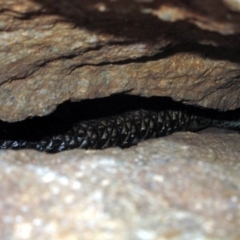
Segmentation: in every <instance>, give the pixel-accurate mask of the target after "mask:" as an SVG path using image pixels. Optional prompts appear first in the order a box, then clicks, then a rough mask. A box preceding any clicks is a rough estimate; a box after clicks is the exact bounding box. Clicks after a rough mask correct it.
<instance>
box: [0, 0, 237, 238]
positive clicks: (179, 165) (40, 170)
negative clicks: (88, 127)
mask: <svg viewBox="0 0 240 240" xmlns="http://www.w3.org/2000/svg"><path fill="white" fill-rule="evenodd" d="M239 11H240V2H239V0H221V1H220V0H201V1H200V0H195V1H187V0H184V1H183V0H155V1H154V0H121V1H117V0H116V1H114V0H102V1H99V0H72V1H67V0H51V1H50V0H25V1H22V0H12V1H5V0H0V12H1V14H0V30H1V31H0V63H1V71H0V109H1V111H0V119H2V120H6V121H18V120H22V119H25V118H27V117H29V116H36V115H39V116H43V115H47V114H48V113H50V112H52V111H53V110H54V109H55V108H56V106H57V105H58V104H60V103H62V102H64V101H66V100H69V99H70V100H72V101H76V100H77V101H78V100H81V99H86V98H99V97H104V96H109V95H111V94H114V93H120V92H127V93H128V94H134V95H142V96H153V95H156V96H169V97H172V98H173V99H175V100H180V101H183V102H185V103H188V104H195V105H199V106H203V107H209V108H217V109H220V110H229V109H235V108H239V107H240V100H239V96H240V94H239V89H240V88H239V76H240V70H239V69H240V68H239V66H240V64H239V63H240V61H239V51H240V49H239V39H240V38H239V36H240V35H239V34H240V27H239V21H240V13H239ZM220 132H221V131H219V130H216V129H215V130H214V129H207V130H205V131H203V132H201V133H200V134H196V133H176V134H174V135H171V136H168V137H166V138H161V139H157V140H150V141H146V142H144V143H141V144H139V145H138V146H137V147H132V148H130V149H126V150H121V149H118V148H112V149H107V150H104V151H84V150H74V151H67V152H62V153H59V154H55V155H48V154H44V153H39V152H35V151H25V150H24V151H0V176H1V191H0V199H1V201H0V239H3V240H10V239H11V240H22V239H34V240H35V239H36V240H45V239H54V240H58V239H59V240H60V239H61V240H62V239H64V240H65V239H67V240H75V239H76V240H77V239H83V240H88V239H89V240H98V239H99V240H107V239H111V240H112V239H116V240H118V239H119V240H132V239H133V240H135V239H136V240H155V239H156V240H159V239H162V240H170V239H171V240H189V239H191V240H192V239H201V240H226V239H227V240H238V239H240V230H239V225H240V204H239V199H240V177H239V170H240V162H239V161H240V160H239V159H240V158H239V152H240V146H239V142H240V141H239V134H236V132H229V131H228V132H226V131H222V133H224V134H219V133H220Z"/></svg>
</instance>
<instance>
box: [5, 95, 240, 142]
mask: <svg viewBox="0 0 240 240" xmlns="http://www.w3.org/2000/svg"><path fill="white" fill-rule="evenodd" d="M139 109H145V110H154V111H161V110H166V109H170V110H178V109H181V110H184V111H188V112H189V114H196V115H198V116H203V117H208V118H218V119H227V120H235V119H240V111H239V110H235V111H228V112H219V111H216V110H211V109H203V108H199V107H194V106H188V105H184V104H182V103H180V102H176V101H173V100H172V99H171V98H168V97H150V98H145V97H139V96H130V95H126V94H116V95H113V96H110V97H105V98H99V99H92V100H82V101H81V102H70V101H67V102H65V103H62V104H60V105H59V106H58V107H57V109H56V110H55V111H54V112H53V113H51V114H50V115H48V116H45V117H33V118H32V119H26V120H24V121H20V122H15V123H8V122H0V140H5V139H8V140H18V139H25V140H30V141H39V140H41V139H42V138H43V137H45V136H51V135H56V134H61V133H64V132H66V131H67V130H68V129H70V128H71V127H72V126H73V125H74V124H75V123H77V122H80V121H88V120H93V119H99V118H107V117H110V116H114V115H119V114H122V113H124V112H127V111H133V110H139Z"/></svg>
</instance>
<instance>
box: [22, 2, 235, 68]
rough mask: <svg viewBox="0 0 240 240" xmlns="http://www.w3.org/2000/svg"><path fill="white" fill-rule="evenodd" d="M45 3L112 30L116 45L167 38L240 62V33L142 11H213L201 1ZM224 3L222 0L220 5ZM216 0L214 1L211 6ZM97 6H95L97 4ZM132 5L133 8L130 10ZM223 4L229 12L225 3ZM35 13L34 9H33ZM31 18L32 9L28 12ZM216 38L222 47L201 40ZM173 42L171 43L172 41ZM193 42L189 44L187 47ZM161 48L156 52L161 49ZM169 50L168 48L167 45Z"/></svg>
mask: <svg viewBox="0 0 240 240" xmlns="http://www.w3.org/2000/svg"><path fill="white" fill-rule="evenodd" d="M33 1H35V2H37V3H38V4H41V5H42V6H43V9H44V10H42V12H44V14H50V15H51V14H54V15H58V16H60V17H61V18H62V19H64V21H67V22H70V23H72V24H73V26H75V27H76V28H81V29H86V30H88V31H91V32H94V33H97V34H98V33H99V34H102V33H104V34H110V35H113V36H115V37H117V38H118V37H120V39H121V40H116V42H115V41H114V42H113V43H112V44H113V45H121V44H124V45H129V44H131V43H139V42H142V43H147V44H153V43H159V42H161V41H163V42H165V43H166V44H163V46H169V47H170V48H171V47H172V46H171V43H172V45H180V46H177V48H174V46H173V50H172V51H171V53H175V52H174V51H182V52H184V51H194V52H196V53H197V54H202V55H204V57H206V58H212V59H225V60H229V61H233V62H238V63H239V62H240V60H239V55H240V50H239V49H237V47H239V35H232V36H222V35H220V34H218V33H213V32H209V31H204V30H201V29H199V28H198V27H196V26H195V25H193V24H190V23H187V22H184V21H178V22H174V23H171V22H163V21H161V20H159V18H157V17H155V16H153V15H150V14H143V13H141V11H140V8H141V7H142V6H145V7H147V8H151V9H155V10H156V9H158V8H159V7H160V6H161V5H163V4H164V5H169V6H170V5H173V6H178V7H184V8H187V9H189V10H190V11H193V10H194V9H198V10H199V11H200V12H201V14H203V15H204V14H206V15H209V13H208V12H206V11H208V10H207V9H208V8H206V9H201V6H202V5H201V4H200V5H199V6H198V5H197V6H195V4H196V3H192V2H191V1H182V2H181V1H175V0H170V1H167V0H161V1H152V2H141V1H140V2H138V3H134V1H129V0H127V1H125V0H121V1H98V0H73V1H67V0H33ZM103 3H104V4H105V5H106V8H107V9H110V10H109V11H107V10H106V11H99V4H103ZM219 4H220V5H221V4H222V3H218V7H219V6H220V5H219ZM212 5H214V1H211V6H212ZM94 6H95V7H94ZM126 6H129V11H126ZM221 8H222V9H223V10H224V11H226V12H228V11H229V10H227V8H225V7H224V5H223V6H222V5H221ZM33 14H34V13H33ZM23 17H24V16H23ZM25 17H26V18H29V19H30V18H31V13H30V14H29V15H26V16H25ZM202 41H204V42H209V43H211V42H213V43H215V44H216V45H219V46H221V47H213V46H200V45H198V43H199V42H202ZM168 43H169V44H170V45H169V44H168ZM187 45H190V46H189V47H186V46H187ZM162 50H163V49H158V50H157V51H156V52H159V53H160V52H161V51H162ZM164 50H165V49H164Z"/></svg>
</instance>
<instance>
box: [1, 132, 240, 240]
mask: <svg viewBox="0 0 240 240" xmlns="http://www.w3.org/2000/svg"><path fill="white" fill-rule="evenodd" d="M237 142H239V135H238V134H220V135H218V138H216V137H215V135H214V134H211V133H208V134H207V133H205V134H201V135H200V134H196V133H177V134H174V135H171V136H169V137H166V138H162V139H158V140H150V141H147V142H144V143H141V144H139V145H138V146H137V147H133V148H130V149H127V150H126V151H122V150H121V149H118V148H112V149H107V150H104V151H83V150H74V151H68V152H64V153H61V154H55V155H46V154H42V153H37V152H34V151H21V152H16V151H15V152H13V151H7V152H3V151H2V152H0V165H1V167H0V171H1V173H0V175H1V180H2V181H1V192H0V195H1V203H0V216H1V218H0V238H1V239H14V240H20V239H36V240H40V239H71V240H73V239H84V240H85V239H89V240H92V239H99V240H100V239H101V240H105V239H121V240H122V239H139V240H140V239H142V240H153V239H166V240H167V239H171V240H172V239H178V240H179V239H181V240H187V239H203V240H205V239H206V240H207V239H218V240H221V239H222V240H226V239H228V240H236V239H239V238H240V230H239V224H240V204H239V199H240V177H239V171H240V162H239V152H240V147H239V144H237ZM206 146H207V147H206Z"/></svg>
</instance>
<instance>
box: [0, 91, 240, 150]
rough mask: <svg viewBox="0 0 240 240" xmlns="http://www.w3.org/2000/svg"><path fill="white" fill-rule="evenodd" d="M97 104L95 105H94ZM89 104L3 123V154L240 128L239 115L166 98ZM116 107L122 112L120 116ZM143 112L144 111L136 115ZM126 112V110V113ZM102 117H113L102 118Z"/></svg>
mask: <svg viewBox="0 0 240 240" xmlns="http://www.w3.org/2000/svg"><path fill="white" fill-rule="evenodd" d="M91 101H92V102H91ZM94 101H95V105H94V104H92V103H94ZM85 102H86V103H84V101H83V103H81V102H80V103H66V104H63V105H62V106H60V109H57V111H55V112H54V113H53V114H51V115H49V116H47V117H42V118H40V117H36V118H33V119H28V120H24V121H21V122H16V123H7V122H0V129H1V130H0V149H35V150H39V151H45V152H49V153H55V152H60V151H63V150H68V149H74V148H82V149H104V148H108V147H114V146H118V147H121V148H127V147H130V146H132V145H136V144H137V143H138V142H140V141H143V140H145V139H150V138H157V137H161V136H166V135H169V134H171V133H173V132H177V131H197V130H200V129H203V128H206V127H210V126H214V127H219V128H228V129H237V130H238V129H240V121H239V119H240V114H239V112H237V111H235V112H234V114H232V113H230V114H223V113H220V112H218V111H210V110H204V109H200V108H195V107H190V106H186V105H183V104H181V103H176V102H174V101H172V100H170V99H168V98H151V99H146V98H141V97H133V96H125V95H124V96H122V95H119V96H114V97H110V98H105V99H99V100H88V101H85ZM96 103H98V105H97V106H96ZM99 106H100V107H99ZM123 106H124V107H123ZM126 106H128V107H127V108H126ZM117 107H118V108H119V111H120V112H123V113H118V114H117V111H116V109H118V108H117ZM139 107H142V109H140V110H136V109H139ZM124 108H126V109H128V111H126V112H124ZM104 112H107V113H108V114H110V116H104ZM94 114H95V115H96V114H97V116H98V117H94ZM89 118H90V119H93V120H88V119H89Z"/></svg>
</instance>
